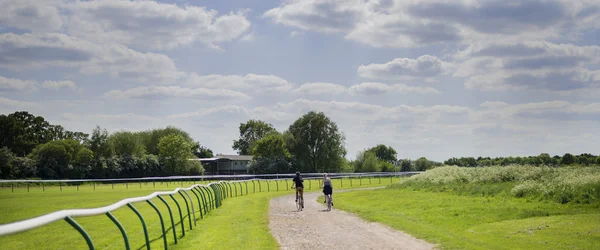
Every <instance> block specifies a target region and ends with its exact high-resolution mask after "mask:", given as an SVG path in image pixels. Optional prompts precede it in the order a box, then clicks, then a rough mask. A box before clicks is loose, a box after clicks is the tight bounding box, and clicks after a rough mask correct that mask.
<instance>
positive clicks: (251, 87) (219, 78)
mask: <svg viewBox="0 0 600 250" xmlns="http://www.w3.org/2000/svg"><path fill="white" fill-rule="evenodd" d="M186 84H188V85H190V86H197V87H202V88H225V89H231V90H239V91H251V92H254V93H263V94H265V93H266V94H269V93H280V92H286V91H289V90H290V89H292V84H291V83H290V82H288V81H287V80H285V79H283V78H281V77H278V76H275V75H258V74H247V75H245V76H242V75H217V74H213V75H203V76H201V75H198V74H196V73H191V74H190V75H189V76H188V78H187V80H186Z"/></svg>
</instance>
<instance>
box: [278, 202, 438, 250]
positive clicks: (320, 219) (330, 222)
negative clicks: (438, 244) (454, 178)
mask: <svg viewBox="0 0 600 250" xmlns="http://www.w3.org/2000/svg"><path fill="white" fill-rule="evenodd" d="M339 192H342V191H338V193H339ZM335 193H336V192H334V197H333V203H334V205H335ZM320 194H321V193H318V192H313V193H305V194H304V200H305V202H304V203H305V204H304V210H303V211H301V212H297V211H296V205H295V202H294V199H295V195H293V194H292V195H288V196H282V197H278V198H274V199H272V200H271V203H270V205H269V228H270V229H271V233H272V234H273V236H274V237H275V239H276V240H277V242H279V245H280V246H281V249H344V250H349V249H411V250H412V249H433V247H434V245H432V244H430V243H427V242H425V241H423V240H419V239H416V238H414V237H412V236H410V235H407V234H405V233H403V232H400V231H396V230H394V229H392V228H390V227H388V226H385V225H382V224H379V223H372V222H366V221H364V220H362V219H360V218H359V217H357V216H356V215H354V214H351V213H347V212H344V211H340V210H336V209H335V206H334V207H333V209H332V210H331V211H329V212H328V211H326V210H325V204H323V201H322V200H319V202H317V201H316V199H317V197H318V196H319V195H320Z"/></svg>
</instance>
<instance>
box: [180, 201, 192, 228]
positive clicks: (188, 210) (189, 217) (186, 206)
mask: <svg viewBox="0 0 600 250" xmlns="http://www.w3.org/2000/svg"><path fill="white" fill-rule="evenodd" d="M177 193H179V195H181V198H183V201H184V202H185V208H186V209H187V212H188V221H189V223H190V230H192V215H191V214H190V206H189V205H188V202H187V199H186V198H185V196H184V195H183V194H182V193H181V191H179V192H177Z"/></svg>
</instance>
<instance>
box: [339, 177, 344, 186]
mask: <svg viewBox="0 0 600 250" xmlns="http://www.w3.org/2000/svg"><path fill="white" fill-rule="evenodd" d="M340 187H344V177H342V178H340Z"/></svg>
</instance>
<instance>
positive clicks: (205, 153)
mask: <svg viewBox="0 0 600 250" xmlns="http://www.w3.org/2000/svg"><path fill="white" fill-rule="evenodd" d="M196 144H197V147H196V148H197V150H196V151H194V155H196V157H198V158H212V157H214V154H213V151H212V150H211V149H209V148H207V147H204V146H202V145H200V143H198V142H196Z"/></svg>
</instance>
